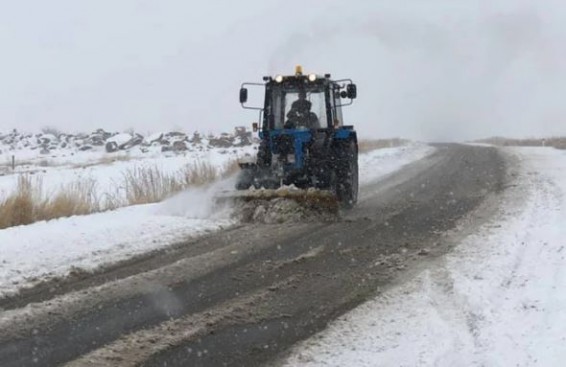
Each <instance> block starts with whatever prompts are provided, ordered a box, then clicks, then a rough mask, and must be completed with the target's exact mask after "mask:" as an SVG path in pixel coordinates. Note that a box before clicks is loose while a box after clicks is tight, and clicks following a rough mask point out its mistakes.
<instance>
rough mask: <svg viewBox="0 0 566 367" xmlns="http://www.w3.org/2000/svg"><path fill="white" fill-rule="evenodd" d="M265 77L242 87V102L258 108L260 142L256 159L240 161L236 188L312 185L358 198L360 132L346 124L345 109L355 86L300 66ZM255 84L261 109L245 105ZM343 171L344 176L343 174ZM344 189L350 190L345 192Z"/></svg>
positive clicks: (354, 91) (255, 129) (347, 80)
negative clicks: (260, 96)
mask: <svg viewBox="0 0 566 367" xmlns="http://www.w3.org/2000/svg"><path fill="white" fill-rule="evenodd" d="M263 80H264V83H244V84H242V86H241V88H240V103H241V104H242V106H243V107H244V108H246V109H255V110H258V111H259V117H260V121H261V124H258V123H254V126H253V127H254V132H258V133H259V138H260V139H261V142H260V146H259V148H258V155H257V162H256V163H254V164H249V163H247V164H241V165H240V166H241V167H242V173H241V175H240V178H239V180H238V182H237V184H236V188H237V189H240V190H242V189H247V188H249V187H251V186H253V187H255V188H260V187H264V188H270V189H273V188H278V187H280V186H282V185H295V186H296V187H299V188H311V187H314V188H317V189H324V190H333V191H334V192H336V194H337V195H338V196H348V199H347V200H349V202H350V203H351V202H355V200H356V199H357V136H356V132H355V131H354V128H353V126H351V125H346V124H345V123H344V120H343V116H342V107H343V106H347V105H350V104H352V101H353V99H355V98H356V95H357V89H356V85H355V84H354V83H353V82H352V81H351V80H350V79H343V80H332V79H331V76H330V74H325V75H317V74H308V75H305V74H303V71H302V68H301V67H300V66H298V67H297V68H296V70H295V74H294V75H288V76H283V75H277V76H275V77H271V76H266V77H264V78H263ZM252 86H253V87H258V86H259V87H262V88H264V93H265V94H264V101H263V106H261V107H253V106H248V105H247V102H248V87H252ZM354 161H355V162H354ZM346 166H348V167H346ZM354 171H355V172H354ZM354 174H355V178H353V175H354ZM344 175H345V177H346V178H341V177H340V176H344ZM348 180H349V181H348ZM352 180H353V181H355V182H350V181H352ZM346 181H348V182H349V183H348V182H346ZM354 185H355V192H354V193H352V190H353V189H352V187H353V186H354ZM345 186H348V187H345ZM345 190H346V191H348V190H349V191H350V193H349V194H348V195H346V194H345ZM352 195H354V196H355V197H352Z"/></svg>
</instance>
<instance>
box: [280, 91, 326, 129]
mask: <svg viewBox="0 0 566 367" xmlns="http://www.w3.org/2000/svg"><path fill="white" fill-rule="evenodd" d="M311 107H312V103H311V102H310V101H309V100H307V94H306V92H304V91H301V92H299V98H298V99H297V100H296V101H294V102H293V104H292V105H291V109H290V110H289V112H288V113H287V121H286V122H285V126H284V128H285V129H297V128H306V129H318V128H320V123H319V121H318V117H317V115H316V114H315V113H314V112H311Z"/></svg>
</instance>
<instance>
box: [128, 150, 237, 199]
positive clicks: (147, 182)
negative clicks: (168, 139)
mask: <svg viewBox="0 0 566 367" xmlns="http://www.w3.org/2000/svg"><path fill="white" fill-rule="evenodd" d="M235 168H238V165H237V162H235V161H234V162H230V163H229V164H227V165H226V166H225V167H223V168H222V169H217V168H216V167H214V166H212V165H211V164H209V163H207V162H196V163H192V164H188V165H186V166H185V167H183V168H181V169H180V170H179V171H177V172H175V173H171V174H167V173H164V172H163V171H162V170H161V169H159V168H158V167H156V166H141V167H136V168H134V169H131V170H128V171H127V172H126V173H125V174H124V176H123V182H124V188H125V192H126V204H125V205H138V204H149V203H156V202H159V201H162V200H164V199H167V198H168V197H170V196H171V195H174V194H176V193H178V192H180V191H183V190H186V189H187V188H189V187H198V186H205V185H209V184H211V183H213V182H215V181H217V180H219V179H222V178H225V177H227V176H229V175H232V174H233V173H234V172H236V171H235ZM238 169H239V168H238Z"/></svg>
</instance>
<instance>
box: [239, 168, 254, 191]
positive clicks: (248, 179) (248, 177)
mask: <svg viewBox="0 0 566 367" xmlns="http://www.w3.org/2000/svg"><path fill="white" fill-rule="evenodd" d="M254 178H255V170H254V169H252V168H242V170H241V171H240V172H239V173H238V178H237V179H236V190H247V189H249V188H250V187H251V186H253V184H254Z"/></svg>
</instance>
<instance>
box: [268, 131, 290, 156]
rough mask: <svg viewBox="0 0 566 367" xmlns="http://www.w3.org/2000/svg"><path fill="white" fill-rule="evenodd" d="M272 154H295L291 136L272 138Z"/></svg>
mask: <svg viewBox="0 0 566 367" xmlns="http://www.w3.org/2000/svg"><path fill="white" fill-rule="evenodd" d="M272 139H273V140H272V142H273V153H275V154H278V155H288V154H294V153H295V141H294V139H293V136H292V135H279V136H275V137H273V138H272Z"/></svg>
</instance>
